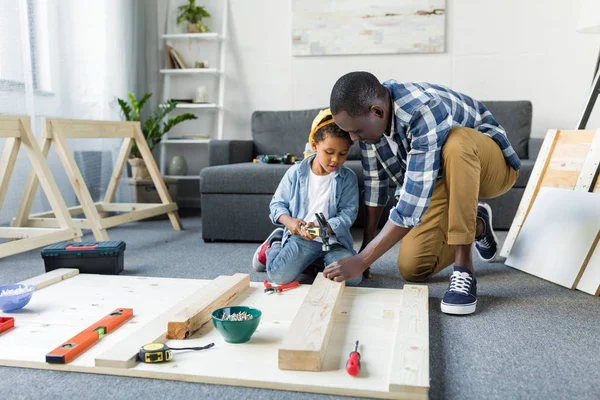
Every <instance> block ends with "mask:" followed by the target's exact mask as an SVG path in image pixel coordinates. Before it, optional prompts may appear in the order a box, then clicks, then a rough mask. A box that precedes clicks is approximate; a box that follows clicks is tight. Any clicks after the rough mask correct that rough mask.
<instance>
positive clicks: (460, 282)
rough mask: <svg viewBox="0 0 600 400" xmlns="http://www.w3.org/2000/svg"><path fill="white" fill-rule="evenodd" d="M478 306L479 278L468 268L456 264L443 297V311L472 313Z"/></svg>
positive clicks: (460, 313) (457, 313) (448, 312)
mask: <svg viewBox="0 0 600 400" xmlns="http://www.w3.org/2000/svg"><path fill="white" fill-rule="evenodd" d="M476 306H477V279H475V277H474V276H473V274H472V273H471V271H469V270H468V269H466V268H463V267H456V266H455V267H454V272H453V273H452V275H450V285H449V286H448V290H446V294H444V298H443V299H442V307H441V308H442V312H443V313H446V314H455V315H466V314H472V313H474V312H475V307H476Z"/></svg>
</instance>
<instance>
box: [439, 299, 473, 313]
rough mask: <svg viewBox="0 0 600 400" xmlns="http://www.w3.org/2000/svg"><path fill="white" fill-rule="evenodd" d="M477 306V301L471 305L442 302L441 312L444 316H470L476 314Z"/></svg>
mask: <svg viewBox="0 0 600 400" xmlns="http://www.w3.org/2000/svg"><path fill="white" fill-rule="evenodd" d="M476 306H477V300H475V302H474V303H471V304H460V305H456V304H447V303H444V302H443V301H442V304H441V310H442V312H443V313H444V314H452V315H468V314H473V313H474V312H475V307H476Z"/></svg>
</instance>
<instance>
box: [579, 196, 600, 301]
mask: <svg viewBox="0 0 600 400" xmlns="http://www.w3.org/2000/svg"><path fill="white" fill-rule="evenodd" d="M599 195H600V194H599ZM599 236H600V232H598V236H597V237H596V246H595V247H594V248H593V249H591V254H590V257H589V259H588V262H587V266H586V267H585V270H584V271H583V273H582V274H581V277H580V279H579V282H577V286H576V288H577V290H581V291H582V292H585V293H589V294H591V295H593V296H600V241H599V239H600V237H599Z"/></svg>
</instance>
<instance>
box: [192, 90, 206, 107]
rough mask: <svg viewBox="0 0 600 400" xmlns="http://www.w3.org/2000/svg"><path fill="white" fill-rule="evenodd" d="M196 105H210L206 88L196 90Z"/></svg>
mask: <svg viewBox="0 0 600 400" xmlns="http://www.w3.org/2000/svg"><path fill="white" fill-rule="evenodd" d="M194 103H197V104H198V103H208V89H207V88H206V86H199V87H198V88H197V89H196V97H195V98H194Z"/></svg>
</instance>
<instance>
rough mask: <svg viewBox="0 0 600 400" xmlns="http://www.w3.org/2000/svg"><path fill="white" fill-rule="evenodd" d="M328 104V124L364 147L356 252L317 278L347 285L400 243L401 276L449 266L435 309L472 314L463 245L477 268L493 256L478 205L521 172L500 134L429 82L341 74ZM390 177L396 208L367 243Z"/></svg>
mask: <svg viewBox="0 0 600 400" xmlns="http://www.w3.org/2000/svg"><path fill="white" fill-rule="evenodd" d="M330 103H331V104H330V107H331V112H332V113H333V118H334V120H335V123H336V124H337V125H338V126H339V127H340V128H342V129H343V130H345V131H347V132H348V133H350V136H351V138H352V140H355V141H356V140H358V141H359V144H360V147H361V150H362V165H363V169H364V187H365V193H364V201H365V204H366V206H367V223H366V224H365V229H364V241H363V245H362V247H361V251H360V253H359V254H357V255H355V256H353V257H349V258H344V259H341V260H339V261H337V262H335V263H333V264H331V265H329V266H327V268H326V269H325V271H324V274H325V276H326V277H327V278H329V279H333V280H336V281H344V280H348V279H352V278H355V277H356V276H358V275H360V274H362V273H364V272H365V271H367V270H368V268H369V267H370V266H371V264H373V263H374V262H375V261H376V260H377V259H378V258H379V257H381V256H382V255H383V254H384V253H385V252H386V251H388V250H389V249H390V248H391V247H392V246H393V245H394V244H396V243H397V242H398V241H400V240H402V244H401V246H400V252H399V254H398V268H399V269H400V273H401V274H402V276H403V277H404V278H405V279H406V280H409V281H423V280H425V279H427V278H428V277H429V276H431V275H433V274H435V273H437V272H439V271H441V270H442V269H444V268H446V267H447V266H449V265H451V264H452V263H454V271H453V273H452V275H451V277H450V284H449V286H448V290H447V291H446V294H445V295H444V298H443V300H442V304H441V309H442V311H443V312H445V313H448V314H470V313H473V312H474V311H475V307H476V304H477V281H476V279H475V276H474V270H473V261H472V259H471V246H472V244H473V242H475V247H476V249H477V251H478V253H479V256H480V258H481V259H483V260H484V261H491V260H492V259H493V258H494V257H495V255H496V252H497V239H496V235H495V234H494V231H493V230H492V212H491V209H490V207H489V206H488V205H487V204H485V203H478V201H479V198H492V197H497V196H500V195H501V194H503V193H505V192H506V191H508V190H509V189H510V188H511V187H512V186H513V185H514V183H515V182H516V180H517V177H518V170H519V168H520V166H521V162H520V160H519V158H518V157H517V155H516V153H515V151H514V150H513V148H512V146H511V144H510V142H509V141H508V138H507V137H506V132H505V131H504V128H502V126H501V125H500V124H499V123H498V122H497V121H496V120H495V119H494V117H493V116H492V114H491V113H490V112H489V110H488V109H487V108H486V107H485V105H483V103H481V102H479V101H477V100H474V99H472V98H471V97H469V96H467V95H464V94H462V93H458V92H455V91H453V90H451V89H448V88H446V87H443V86H440V85H433V84H429V83H421V82H419V83H414V82H413V83H399V82H396V81H393V80H390V81H386V82H384V83H383V84H381V83H380V82H379V81H378V80H377V78H376V77H375V76H373V75H372V74H370V73H368V72H352V73H349V74H346V75H344V76H342V77H341V78H340V79H339V80H338V81H337V82H336V84H335V85H334V87H333V90H332V93H331V101H330ZM390 179H391V181H392V182H393V183H394V184H395V185H396V187H397V189H396V193H395V197H396V200H397V204H396V206H395V207H394V208H392V210H391V211H390V216H389V219H388V221H387V223H386V224H385V226H384V227H383V229H382V230H381V232H380V233H379V235H377V236H376V237H374V236H375V231H376V228H377V224H378V222H379V219H380V217H381V214H382V213H383V207H384V206H385V205H386V204H387V202H388V189H389V187H390Z"/></svg>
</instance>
